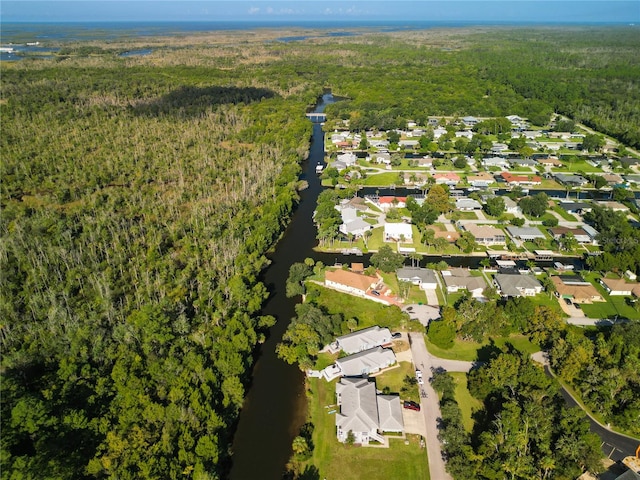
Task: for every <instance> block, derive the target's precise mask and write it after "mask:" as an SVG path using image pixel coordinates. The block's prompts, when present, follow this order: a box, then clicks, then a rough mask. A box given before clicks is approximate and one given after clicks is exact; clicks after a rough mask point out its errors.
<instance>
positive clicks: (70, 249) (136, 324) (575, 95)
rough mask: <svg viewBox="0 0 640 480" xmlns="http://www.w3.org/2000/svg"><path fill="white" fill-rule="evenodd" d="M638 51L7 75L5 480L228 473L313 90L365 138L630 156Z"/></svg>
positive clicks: (168, 48) (72, 51)
mask: <svg viewBox="0 0 640 480" xmlns="http://www.w3.org/2000/svg"><path fill="white" fill-rule="evenodd" d="M635 32H636V31H635V30H633V29H625V28H621V29H601V30H597V31H595V32H594V31H592V30H589V29H587V30H579V29H577V30H575V31H560V30H544V31H539V30H515V31H514V30H508V29H504V30H499V31H493V30H491V31H489V30H482V29H479V30H472V31H463V30H441V31H440V30H433V31H426V32H410V33H406V32H405V33H402V32H396V33H387V34H382V33H375V32H374V33H366V32H362V33H361V34H358V35H354V36H350V37H331V38H329V37H324V38H323V37H313V38H310V39H308V40H306V41H303V42H289V43H284V42H278V41H274V38H276V37H277V36H278V35H280V34H281V33H279V32H277V33H265V32H263V33H261V34H255V33H250V34H246V35H244V34H243V35H235V34H226V36H225V35H223V34H220V35H209V36H201V37H200V36H194V37H189V38H170V39H169V38H168V39H153V40H152V39H145V40H139V41H132V40H128V41H127V42H129V43H126V44H125V43H118V41H115V40H111V41H110V42H107V43H104V42H102V43H100V42H93V43H94V44H91V43H92V42H86V44H83V45H81V46H80V45H77V44H70V45H65V46H64V50H63V51H61V52H60V53H59V54H58V55H56V56H55V57H54V58H53V59H30V58H27V59H24V60H21V61H18V62H6V63H3V67H2V79H1V100H0V114H1V116H2V135H1V136H0V148H1V149H2V150H1V151H2V163H1V164H0V175H1V178H2V183H1V184H0V188H1V192H2V194H1V205H0V207H1V209H2V215H1V218H0V234H1V236H2V241H1V242H0V262H1V269H0V270H1V272H2V276H1V278H0V282H1V283H0V315H1V317H2V323H1V324H0V333H1V335H0V340H1V342H2V370H1V374H2V381H1V383H0V388H1V390H2V391H1V396H2V405H1V412H0V413H1V415H0V416H1V421H2V438H1V439H0V442H1V447H2V455H1V457H2V460H1V461H2V464H1V466H0V468H1V469H2V471H3V475H6V476H7V477H8V478H12V477H14V478H34V477H37V478H104V477H107V476H111V477H114V478H122V479H127V478H189V477H191V478H221V477H223V476H224V475H225V472H226V469H227V468H228V465H229V462H230V459H231V451H230V445H231V439H232V435H233V429H234V426H235V422H236V421H237V416H238V412H239V409H240V407H241V405H242V401H243V397H244V389H245V387H246V385H247V384H248V381H249V371H250V367H251V364H252V353H253V351H254V349H255V346H256V344H257V343H258V342H260V341H261V340H262V339H263V338H264V335H265V334H266V330H267V328H268V326H269V325H271V324H272V322H273V321H274V319H273V318H269V317H263V316H261V315H260V307H261V305H262V302H263V301H264V300H265V298H266V297H267V296H268V292H267V291H266V288H265V287H264V286H263V285H262V284H261V283H260V282H259V279H258V276H259V273H260V271H261V270H262V269H263V268H265V267H266V266H267V264H268V260H267V258H266V257H265V254H266V252H267V251H268V249H269V248H271V247H272V246H273V245H274V242H275V241H276V240H277V238H278V237H279V235H280V234H281V232H282V230H283V227H284V226H285V225H286V224H287V222H288V219H289V215H290V214H291V212H292V210H293V208H295V204H296V202H297V199H298V196H297V188H298V186H299V180H298V176H299V173H300V166H299V164H300V161H301V160H302V159H304V157H305V155H306V154H307V150H308V142H309V136H310V132H311V125H310V124H309V122H308V121H307V120H306V119H305V118H304V115H303V114H304V112H305V110H306V109H308V108H309V106H310V105H311V104H313V102H314V101H315V99H316V98H317V96H318V95H319V94H320V93H321V92H322V89H323V87H327V86H329V87H331V88H332V89H333V91H334V93H336V94H338V95H343V96H345V97H347V98H348V100H345V101H343V102H338V103H336V104H334V105H331V106H329V107H328V114H329V115H330V116H334V117H339V118H345V119H350V120H351V122H352V126H354V127H356V128H369V127H378V128H387V127H393V126H400V125H401V126H404V125H405V123H406V120H407V119H408V118H413V119H414V120H416V121H420V120H424V119H426V118H427V116H429V115H448V116H458V115H460V116H462V115H468V114H472V115H487V116H488V115H490V116H501V115H507V114H519V115H523V116H528V117H530V118H531V119H532V120H533V121H540V122H542V120H545V119H548V117H549V115H550V114H551V113H552V112H553V111H558V112H561V113H566V114H567V115H569V116H572V117H574V118H575V119H576V120H580V121H584V122H586V123H588V124H589V125H592V126H594V127H596V128H597V129H599V130H601V131H603V132H606V133H610V134H612V135H615V136H618V137H619V138H620V139H622V140H625V141H626V142H627V143H628V144H629V145H631V146H638V145H640V134H639V133H638V128H639V127H638V126H639V125H640V121H638V117H637V116H638V112H639V111H640V108H639V105H640V90H639V82H638V79H639V78H640V65H639V58H640V57H638V56H637V51H638V47H639V46H640V45H639V44H640V38H639V37H638V36H637V35H636V34H635ZM596 45H597V47H596ZM148 46H151V47H152V49H153V53H152V54H151V55H148V56H145V57H119V56H118V54H119V53H120V52H122V51H124V50H128V49H132V48H135V47H148ZM321 237H322V238H325V237H323V236H321ZM329 237H330V235H327V236H326V238H327V239H328V238H329ZM471 307H472V306H471V305H470V306H469V308H470V309H471ZM302 313H304V312H299V314H300V318H302V316H303V315H302ZM307 313H308V312H307ZM496 318H497V317H496ZM301 323H304V322H301ZM334 326H335V327H336V329H338V328H339V329H341V330H342V329H344V328H349V326H348V325H347V324H346V323H336V324H335V325H334ZM490 327H491V328H494V327H495V328H496V329H502V328H503V325H499V324H496V325H492V326H490ZM470 334H471V335H475V334H476V333H474V332H472V331H470ZM478 334H480V333H478ZM323 335H324V333H323V334H322V335H320V337H322V336H323ZM598 351H599V352H600V351H603V350H598Z"/></svg>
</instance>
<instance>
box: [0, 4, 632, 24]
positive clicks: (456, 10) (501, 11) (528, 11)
mask: <svg viewBox="0 0 640 480" xmlns="http://www.w3.org/2000/svg"><path fill="white" fill-rule="evenodd" d="M0 19H1V20H2V22H3V23H5V22H98V21H109V22H111V21H132V22H133V21H138V22H139V21H150V22H151V21H153V22H157V21H210V22H225V21H229V22H239V21H252V22H255V21H257V22H264V23H268V22H270V21H273V22H280V23H291V24H296V23H300V24H303V23H305V22H319V21H332V22H338V21H341V22H346V23H357V22H367V21H370V22H384V21H392V22H397V21H403V20H404V21H411V22H420V21H424V22H456V21H464V22H473V21H478V22H500V23H503V22H540V23H558V22H560V23H601V22H606V23H640V0H562V1H560V0H414V1H402V0H400V1H393V0H387V1H378V0H373V1H371V0H370V1H367V0H346V1H318V0H253V1H251V0H235V1H214V0H199V1H180V0H134V1H131V0H2V2H1V3H0Z"/></svg>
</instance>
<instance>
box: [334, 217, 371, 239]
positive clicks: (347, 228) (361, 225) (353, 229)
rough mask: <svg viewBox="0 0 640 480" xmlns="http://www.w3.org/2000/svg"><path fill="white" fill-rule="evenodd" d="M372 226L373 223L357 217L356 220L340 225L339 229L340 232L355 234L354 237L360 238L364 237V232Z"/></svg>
mask: <svg viewBox="0 0 640 480" xmlns="http://www.w3.org/2000/svg"><path fill="white" fill-rule="evenodd" d="M372 228H373V227H372V226H371V224H369V223H367V222H365V221H364V220H362V219H361V218H356V219H354V220H350V221H348V222H344V223H342V224H341V225H340V226H339V227H338V230H340V233H342V234H344V235H347V236H349V235H353V237H354V238H359V237H363V236H364V234H365V233H366V232H368V231H369V230H371V229H372Z"/></svg>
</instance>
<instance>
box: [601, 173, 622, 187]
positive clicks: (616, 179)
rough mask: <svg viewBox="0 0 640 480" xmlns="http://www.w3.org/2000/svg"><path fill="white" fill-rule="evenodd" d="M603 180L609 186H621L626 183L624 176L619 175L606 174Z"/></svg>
mask: <svg viewBox="0 0 640 480" xmlns="http://www.w3.org/2000/svg"><path fill="white" fill-rule="evenodd" d="M602 178H604V179H605V181H606V182H607V184H608V185H620V184H622V183H624V180H623V179H622V176H621V175H618V174H617V173H605V174H604V175H602Z"/></svg>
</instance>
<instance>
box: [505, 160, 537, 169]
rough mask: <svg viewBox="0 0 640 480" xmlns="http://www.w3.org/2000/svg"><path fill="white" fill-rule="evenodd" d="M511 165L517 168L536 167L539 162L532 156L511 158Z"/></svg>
mask: <svg viewBox="0 0 640 480" xmlns="http://www.w3.org/2000/svg"><path fill="white" fill-rule="evenodd" d="M509 165H510V166H511V168H516V167H530V168H536V167H537V166H538V162H536V161H535V160H532V159H530V158H510V159H509Z"/></svg>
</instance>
